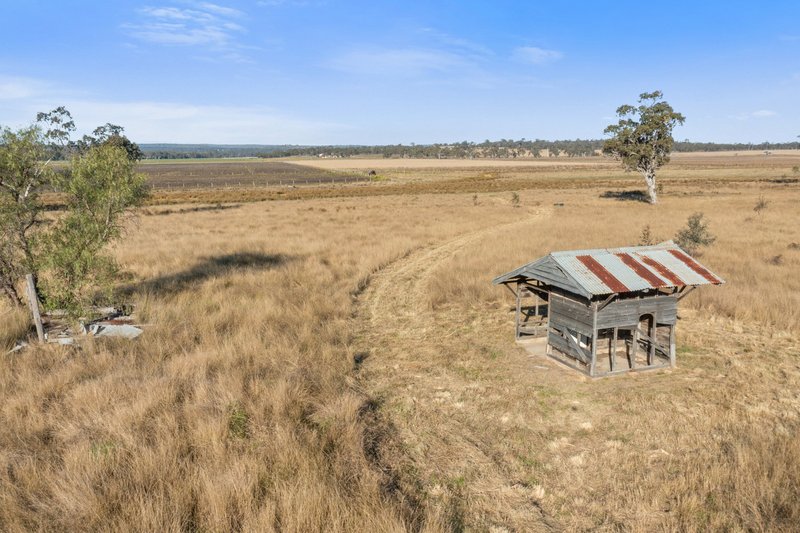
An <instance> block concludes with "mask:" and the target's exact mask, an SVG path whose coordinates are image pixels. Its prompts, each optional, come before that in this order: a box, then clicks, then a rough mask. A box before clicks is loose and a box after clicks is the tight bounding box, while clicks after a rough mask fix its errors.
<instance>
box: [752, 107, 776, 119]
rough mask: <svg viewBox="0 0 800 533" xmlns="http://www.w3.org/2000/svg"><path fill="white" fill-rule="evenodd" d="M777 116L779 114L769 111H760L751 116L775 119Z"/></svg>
mask: <svg viewBox="0 0 800 533" xmlns="http://www.w3.org/2000/svg"><path fill="white" fill-rule="evenodd" d="M775 115H777V113H776V112H775V111H772V110H769V109H759V110H758V111H753V112H752V113H751V116H753V117H755V118H763V117H774V116H775Z"/></svg>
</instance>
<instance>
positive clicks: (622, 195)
mask: <svg viewBox="0 0 800 533" xmlns="http://www.w3.org/2000/svg"><path fill="white" fill-rule="evenodd" d="M600 198H611V199H612V200H619V201H621V202H644V203H650V197H649V196H648V195H647V192H645V191H605V192H604V193H602V194H600Z"/></svg>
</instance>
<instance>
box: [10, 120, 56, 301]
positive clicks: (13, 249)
mask: <svg viewBox="0 0 800 533" xmlns="http://www.w3.org/2000/svg"><path fill="white" fill-rule="evenodd" d="M45 139H46V137H45V133H43V131H42V129H41V128H40V127H39V126H38V125H34V126H29V127H27V128H22V129H20V130H18V131H12V130H10V129H8V128H4V129H3V130H2V134H0V287H1V288H2V290H3V292H4V293H5V295H6V296H7V297H8V298H9V300H11V301H12V303H14V304H16V305H19V304H21V300H20V297H19V294H18V293H17V290H16V282H17V280H19V278H20V277H22V276H23V275H24V274H25V273H27V272H34V271H35V268H36V258H35V251H34V247H35V232H36V229H37V226H38V225H39V223H40V222H41V211H42V209H41V202H40V200H39V191H40V189H41V188H42V187H44V186H46V185H48V184H49V183H51V181H52V179H53V176H54V175H55V173H54V172H53V171H52V169H51V168H49V167H48V166H47V165H46V164H45V163H42V160H44V159H46V157H47V149H46V145H45Z"/></svg>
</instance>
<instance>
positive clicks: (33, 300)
mask: <svg viewBox="0 0 800 533" xmlns="http://www.w3.org/2000/svg"><path fill="white" fill-rule="evenodd" d="M25 283H26V285H27V292H28V306H29V307H30V309H31V315H33V323H34V325H35V326H36V336H37V337H39V342H44V340H45V339H44V326H43V325H42V315H41V313H40V312H39V297H38V296H37V295H36V284H35V283H34V281H33V274H28V275H26V276H25Z"/></svg>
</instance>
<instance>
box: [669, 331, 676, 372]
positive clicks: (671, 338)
mask: <svg viewBox="0 0 800 533" xmlns="http://www.w3.org/2000/svg"><path fill="white" fill-rule="evenodd" d="M675 351H676V350H675V324H672V325H671V326H670V327H669V366H671V367H673V368H675V359H676V357H675Z"/></svg>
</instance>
